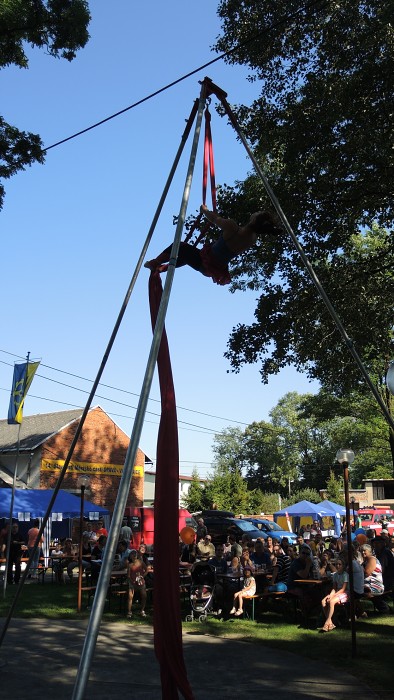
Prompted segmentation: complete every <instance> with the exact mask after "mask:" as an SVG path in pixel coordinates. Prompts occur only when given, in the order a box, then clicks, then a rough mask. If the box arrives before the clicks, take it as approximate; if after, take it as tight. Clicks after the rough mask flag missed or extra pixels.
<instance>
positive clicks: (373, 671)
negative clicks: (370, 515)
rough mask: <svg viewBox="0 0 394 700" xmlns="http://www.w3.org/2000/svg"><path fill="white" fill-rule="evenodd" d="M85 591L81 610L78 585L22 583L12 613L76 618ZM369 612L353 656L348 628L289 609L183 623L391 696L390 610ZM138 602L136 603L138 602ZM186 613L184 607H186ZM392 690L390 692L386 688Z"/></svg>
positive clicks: (115, 611)
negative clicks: (312, 662) (302, 618)
mask: <svg viewBox="0 0 394 700" xmlns="http://www.w3.org/2000/svg"><path fill="white" fill-rule="evenodd" d="M14 593H15V587H14V586H10V587H8V588H7V593H6V598H5V600H3V597H1V601H0V617H5V616H6V615H7V614H8V610H9V606H10V603H11V601H12V599H13V596H14ZM86 604H87V598H86V594H84V597H83V612H82V613H80V614H78V612H77V609H76V607H77V586H76V582H73V583H72V584H71V585H70V584H67V585H64V586H59V585H57V584H53V585H52V584H51V582H50V581H49V582H46V583H45V584H44V585H42V584H40V583H39V584H30V585H25V587H24V590H23V592H22V594H21V597H20V599H19V602H18V605H17V608H16V610H15V613H14V615H15V617H18V618H21V617H22V618H28V617H40V618H48V619H80V618H81V617H82V618H87V617H88V616H89V614H90V612H89V610H87V609H86ZM365 605H366V606H369V607H368V612H369V617H368V618H366V619H363V620H359V621H357V656H356V658H354V659H353V658H352V656H351V636H350V629H349V628H343V629H340V628H337V629H336V630H334V631H333V632H330V633H328V634H319V632H317V630H316V620H311V621H310V625H308V626H300V625H299V623H295V622H294V618H293V617H292V615H291V614H290V613H288V614H287V613H286V612H280V611H278V612H273V611H270V612H265V613H264V614H263V615H261V616H259V617H258V619H257V621H256V622H252V621H251V620H239V619H231V620H228V621H222V620H217V619H215V618H208V620H207V621H206V622H205V623H199V622H193V623H183V626H184V629H185V630H188V631H192V630H195V631H198V632H200V633H205V634H210V635H214V636H219V637H222V638H226V637H227V638H232V639H240V640H243V641H253V643H259V644H261V645H262V647H264V646H269V647H271V648H275V649H278V650H284V651H288V652H292V653H296V654H300V655H301V656H303V657H305V658H307V659H318V660H320V661H324V662H326V663H328V664H330V665H332V666H333V667H334V668H335V667H336V666H337V665H338V664H340V667H341V669H342V670H346V671H348V672H349V673H351V674H353V675H355V676H357V677H358V678H359V679H360V678H361V679H362V680H364V681H365V683H366V684H367V685H368V686H370V687H371V688H373V689H374V690H375V691H376V692H379V691H381V692H382V693H384V697H385V698H386V699H388V698H394V673H393V665H394V615H393V613H391V614H388V615H376V614H374V613H373V612H372V605H371V604H369V603H368V602H367V603H366V604H365ZM137 607H138V604H137ZM147 612H148V617H147V618H146V619H145V620H142V619H141V618H139V617H138V616H136V617H135V618H133V620H132V621H129V620H126V619H125V614H124V613H122V614H120V612H119V602H118V601H117V600H114V601H113V603H112V605H111V611H109V612H105V613H104V620H111V621H120V622H124V624H125V625H135V624H152V618H151V616H150V615H149V607H148V609H147ZM185 614H186V613H185ZM390 691H391V692H390Z"/></svg>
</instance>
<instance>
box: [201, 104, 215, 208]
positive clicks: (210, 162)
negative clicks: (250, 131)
mask: <svg viewBox="0 0 394 700" xmlns="http://www.w3.org/2000/svg"><path fill="white" fill-rule="evenodd" d="M208 167H209V172H210V175H211V196H212V209H213V211H216V183H215V162H214V157H213V145H212V131H211V113H210V111H209V109H208V107H207V108H206V109H205V139H204V161H203V172H202V202H203V204H206V203H207V182H208Z"/></svg>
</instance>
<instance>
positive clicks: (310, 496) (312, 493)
mask: <svg viewBox="0 0 394 700" xmlns="http://www.w3.org/2000/svg"><path fill="white" fill-rule="evenodd" d="M300 501H309V502H310V503H320V501H321V497H320V494H319V492H318V491H316V490H315V489H309V488H305V489H297V491H294V492H293V493H292V494H291V496H289V498H286V499H285V501H284V504H283V507H284V508H285V507H287V506H292V505H294V504H295V503H299V502H300Z"/></svg>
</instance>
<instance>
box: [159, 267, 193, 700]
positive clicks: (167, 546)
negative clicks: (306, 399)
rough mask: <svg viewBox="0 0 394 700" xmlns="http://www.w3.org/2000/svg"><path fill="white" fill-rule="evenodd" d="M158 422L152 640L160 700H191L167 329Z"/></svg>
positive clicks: (161, 353)
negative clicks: (182, 602)
mask: <svg viewBox="0 0 394 700" xmlns="http://www.w3.org/2000/svg"><path fill="white" fill-rule="evenodd" d="M162 291H163V288H162V284H161V279H160V274H159V273H158V272H157V271H155V272H152V273H151V275H150V277H149V303H150V311H151V321H152V329H154V327H155V324H156V318H157V313H158V310H159V306H160V301H161V297H162ZM157 366H158V370H159V381H160V394H161V419H160V427H159V435H158V440H157V462H156V483H155V534H154V568H155V585H154V612H153V621H154V639H155V653H156V657H157V659H158V661H159V663H160V675H161V687H162V698H163V700H178V697H179V696H178V690H179V691H180V692H181V693H182V695H183V697H184V698H185V700H193V692H192V689H191V687H190V685H189V681H188V678H187V671H186V666H185V662H184V658H183V648H182V624H181V607H180V595H179V520H178V510H179V448H178V428H177V414H176V405H175V391H174V383H173V379H172V370H171V361H170V353H169V349H168V342H167V335H166V331H165V328H164V329H163V335H162V339H161V343H160V349H159V354H158V358H157Z"/></svg>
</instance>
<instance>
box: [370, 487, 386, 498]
mask: <svg viewBox="0 0 394 700" xmlns="http://www.w3.org/2000/svg"><path fill="white" fill-rule="evenodd" d="M372 492H373V500H374V501H383V500H384V498H385V495H384V486H374V487H373V491H372Z"/></svg>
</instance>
